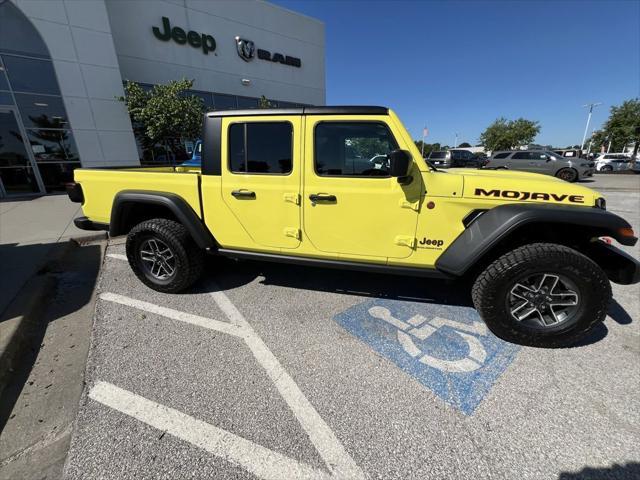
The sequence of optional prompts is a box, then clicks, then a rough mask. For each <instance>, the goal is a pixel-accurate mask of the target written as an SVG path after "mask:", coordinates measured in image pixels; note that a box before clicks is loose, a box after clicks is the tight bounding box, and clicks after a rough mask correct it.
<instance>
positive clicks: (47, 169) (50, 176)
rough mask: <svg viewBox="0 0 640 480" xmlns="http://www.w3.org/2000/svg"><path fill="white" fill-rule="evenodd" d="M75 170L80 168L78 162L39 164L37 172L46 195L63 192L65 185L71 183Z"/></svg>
mask: <svg viewBox="0 0 640 480" xmlns="http://www.w3.org/2000/svg"><path fill="white" fill-rule="evenodd" d="M76 168H80V162H72V163H41V164H39V165H38V170H40V176H41V177H42V182H43V183H44V187H45V188H46V190H47V193H52V192H63V191H64V190H65V184H66V183H69V182H73V171H74V170H75V169H76Z"/></svg>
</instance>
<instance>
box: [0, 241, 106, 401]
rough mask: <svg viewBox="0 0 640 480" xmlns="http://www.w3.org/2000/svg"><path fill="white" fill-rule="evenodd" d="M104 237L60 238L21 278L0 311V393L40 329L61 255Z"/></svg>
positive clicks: (53, 291) (63, 256)
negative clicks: (37, 265) (44, 258)
mask: <svg viewBox="0 0 640 480" xmlns="http://www.w3.org/2000/svg"><path fill="white" fill-rule="evenodd" d="M105 238H106V232H105V234H102V235H95V234H94V235H91V236H87V237H81V238H78V239H72V240H70V241H67V242H60V243H59V244H58V245H59V250H58V251H57V252H55V253H54V255H53V256H52V257H51V258H50V259H49V260H48V261H47V262H46V263H45V264H44V265H43V266H42V267H41V268H40V269H39V270H38V271H37V272H36V273H35V274H34V275H33V276H32V277H31V278H30V279H29V280H27V281H26V282H25V284H24V285H23V286H22V288H21V289H20V291H19V292H18V294H17V295H16V296H15V297H14V299H13V300H11V303H9V305H8V306H7V308H6V309H5V310H4V312H0V313H1V315H2V316H1V317H0V395H1V394H2V392H3V391H4V389H5V387H6V386H7V384H8V383H9V382H10V381H11V377H12V373H13V372H14V370H16V366H17V365H16V362H17V361H19V360H20V358H21V355H22V354H23V352H24V349H25V348H29V347H30V344H31V343H33V342H34V341H35V340H34V337H35V335H36V332H38V331H40V329H39V328H38V326H40V322H42V321H43V313H44V312H45V311H46V309H47V308H48V307H49V306H50V305H49V304H50V300H51V298H52V297H53V295H54V294H55V291H56V288H57V286H58V278H57V276H56V271H58V270H59V269H60V268H61V265H63V264H64V261H65V257H67V256H68V255H70V254H73V252H74V250H75V249H77V248H80V247H81V246H82V245H84V244H87V243H89V242H91V241H95V240H102V239H105Z"/></svg>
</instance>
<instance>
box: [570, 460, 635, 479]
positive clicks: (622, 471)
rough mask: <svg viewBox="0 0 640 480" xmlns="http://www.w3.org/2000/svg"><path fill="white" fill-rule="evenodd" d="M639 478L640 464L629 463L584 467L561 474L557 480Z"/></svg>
mask: <svg viewBox="0 0 640 480" xmlns="http://www.w3.org/2000/svg"><path fill="white" fill-rule="evenodd" d="M636 478H640V463H638V462H629V463H627V464H623V465H619V464H617V463H614V464H613V466H612V467H602V468H596V467H585V468H583V469H582V470H580V471H579V472H561V473H560V475H558V480H602V479H607V480H632V479H636Z"/></svg>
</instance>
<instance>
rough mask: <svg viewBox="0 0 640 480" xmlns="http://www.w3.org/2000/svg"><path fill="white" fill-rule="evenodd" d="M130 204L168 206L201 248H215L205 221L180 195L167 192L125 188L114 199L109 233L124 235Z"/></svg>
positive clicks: (111, 234)
mask: <svg viewBox="0 0 640 480" xmlns="http://www.w3.org/2000/svg"><path fill="white" fill-rule="evenodd" d="M129 204H136V205H140V204H147V205H158V206H162V207H165V208H167V209H168V210H169V211H171V213H172V214H173V215H174V216H175V217H176V219H177V220H178V221H179V222H180V223H181V224H182V225H184V227H185V228H186V229H187V231H188V232H189V234H190V235H191V237H192V238H193V240H194V241H195V242H196V244H197V245H198V246H199V247H200V248H205V249H206V248H213V247H215V246H216V242H215V240H214V238H213V236H212V235H211V232H209V230H208V229H207V227H206V226H205V224H204V222H203V221H202V220H201V219H200V218H199V217H198V215H197V214H196V212H195V211H194V210H193V208H191V206H189V204H188V203H187V201H186V200H185V199H184V198H182V197H181V196H179V195H175V194H173V193H167V192H153V191H137V190H124V191H122V192H120V193H118V194H117V195H116V196H115V198H114V199H113V205H112V208H111V220H110V222H109V235H110V236H112V237H114V236H116V235H123V234H125V233H128V232H127V229H126V223H127V222H126V220H127V219H126V212H127V205H129Z"/></svg>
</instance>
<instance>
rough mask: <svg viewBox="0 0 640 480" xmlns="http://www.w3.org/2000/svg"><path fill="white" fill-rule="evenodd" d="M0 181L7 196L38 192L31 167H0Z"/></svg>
mask: <svg viewBox="0 0 640 480" xmlns="http://www.w3.org/2000/svg"><path fill="white" fill-rule="evenodd" d="M0 181H2V185H3V186H4V190H5V191H6V192H7V193H8V194H9V195H11V194H27V193H38V192H39V191H40V189H39V188H38V182H37V181H36V177H35V175H34V174H33V168H31V167H0Z"/></svg>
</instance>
